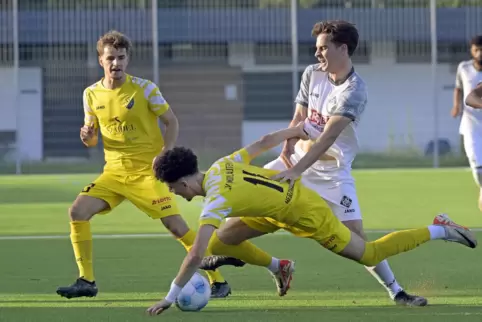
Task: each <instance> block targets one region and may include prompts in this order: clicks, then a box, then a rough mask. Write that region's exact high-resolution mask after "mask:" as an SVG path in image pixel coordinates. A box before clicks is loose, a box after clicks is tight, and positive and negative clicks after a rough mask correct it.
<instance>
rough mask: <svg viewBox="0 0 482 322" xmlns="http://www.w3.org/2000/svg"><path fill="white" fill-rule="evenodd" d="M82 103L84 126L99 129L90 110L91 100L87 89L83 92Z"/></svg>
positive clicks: (95, 118)
mask: <svg viewBox="0 0 482 322" xmlns="http://www.w3.org/2000/svg"><path fill="white" fill-rule="evenodd" d="M82 101H83V104H84V125H86V126H93V127H94V128H96V129H97V128H99V121H98V119H97V116H95V113H94V110H93V109H92V100H91V98H90V95H89V90H88V89H85V90H84V93H83V97H82Z"/></svg>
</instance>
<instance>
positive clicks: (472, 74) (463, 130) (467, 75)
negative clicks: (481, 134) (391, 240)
mask: <svg viewBox="0 0 482 322" xmlns="http://www.w3.org/2000/svg"><path fill="white" fill-rule="evenodd" d="M481 82H482V71H478V70H476V69H475V67H474V61H473V60H467V61H463V62H461V63H460V64H459V66H458V68H457V76H456V78H455V87H456V88H459V89H461V90H462V91H463V93H464V105H463V106H464V111H463V114H462V119H461V120H460V128H459V132H460V134H462V135H465V134H470V133H473V132H474V131H482V110H481V109H475V108H472V107H470V106H467V105H466V104H465V99H466V98H467V96H468V95H469V93H470V92H471V91H472V90H473V89H474V88H475V87H477V85H478V84H479V83H481Z"/></svg>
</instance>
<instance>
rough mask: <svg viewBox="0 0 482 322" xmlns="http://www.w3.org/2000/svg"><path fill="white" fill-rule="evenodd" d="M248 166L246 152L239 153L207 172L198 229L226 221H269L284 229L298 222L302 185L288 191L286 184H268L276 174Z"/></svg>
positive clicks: (219, 161)
mask: <svg viewBox="0 0 482 322" xmlns="http://www.w3.org/2000/svg"><path fill="white" fill-rule="evenodd" d="M250 162H251V158H250V156H249V154H248V152H247V151H246V150H245V149H242V150H239V151H237V152H235V153H233V154H231V155H230V156H228V157H225V158H222V159H220V160H218V161H216V162H215V163H214V164H213V165H212V166H211V167H210V168H209V170H208V171H207V172H206V175H205V178H204V181H203V189H204V191H206V198H205V201H204V207H203V211H202V214H201V225H203V224H210V225H213V226H215V227H219V225H220V224H221V222H222V221H223V219H225V218H226V217H270V218H273V219H274V220H276V221H278V222H280V223H284V224H287V225H291V224H294V223H295V222H297V221H298V218H299V216H300V214H299V213H298V212H297V211H296V210H297V208H298V207H297V205H299V202H303V200H302V199H301V198H300V196H301V194H300V189H303V188H304V187H303V186H302V185H301V183H300V182H299V181H297V182H296V183H295V185H294V186H293V187H292V188H290V187H289V184H288V183H280V182H277V181H274V180H270V179H269V177H270V176H272V175H274V174H276V173H278V172H279V171H276V170H269V169H264V168H259V167H256V166H252V165H250V164H249V163H250ZM305 189H307V188H305ZM303 192H304V191H303ZM308 192H309V190H308ZM308 194H309V193H308ZM318 198H319V197H318ZM299 210H300V211H302V210H301V209H299Z"/></svg>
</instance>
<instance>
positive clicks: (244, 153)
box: [228, 148, 253, 164]
mask: <svg viewBox="0 0 482 322" xmlns="http://www.w3.org/2000/svg"><path fill="white" fill-rule="evenodd" d="M228 158H229V159H231V160H233V161H234V162H238V163H245V164H250V163H251V161H253V157H252V156H250V155H249V153H248V150H246V149H245V148H242V149H240V150H238V151H236V152H234V153H232V154H231V155H229V156H228Z"/></svg>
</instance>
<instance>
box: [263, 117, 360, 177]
mask: <svg viewBox="0 0 482 322" xmlns="http://www.w3.org/2000/svg"><path fill="white" fill-rule="evenodd" d="M351 122H353V119H352V118H351V117H347V116H342V115H335V116H332V117H331V118H330V119H329V120H328V122H327V123H326V125H325V128H324V130H323V132H322V133H321V135H320V136H319V137H318V138H317V139H316V142H315V143H314V144H313V146H312V147H311V149H310V150H309V151H308V152H307V153H306V154H305V155H304V156H303V157H302V158H301V159H300V161H299V162H298V163H297V164H296V165H295V166H294V167H292V168H291V169H288V170H286V171H282V172H280V173H278V174H276V175H275V176H273V178H272V179H274V180H280V181H281V182H284V181H291V184H293V183H294V181H295V180H296V179H297V178H299V177H300V176H301V174H302V173H303V172H304V171H305V170H307V169H308V168H309V167H311V166H312V165H313V164H314V163H315V162H316V161H317V160H318V159H319V158H320V157H321V156H322V155H323V154H325V153H326V152H327V151H328V149H329V148H330V147H331V146H332V144H333V143H334V142H335V141H336V139H337V138H338V136H339V135H340V133H341V132H342V131H343V130H344V129H345V128H346V127H347V126H348V124H350V123H351Z"/></svg>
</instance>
